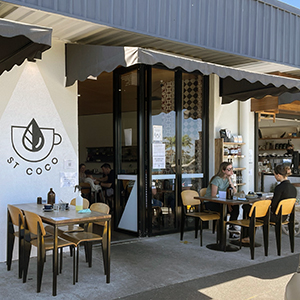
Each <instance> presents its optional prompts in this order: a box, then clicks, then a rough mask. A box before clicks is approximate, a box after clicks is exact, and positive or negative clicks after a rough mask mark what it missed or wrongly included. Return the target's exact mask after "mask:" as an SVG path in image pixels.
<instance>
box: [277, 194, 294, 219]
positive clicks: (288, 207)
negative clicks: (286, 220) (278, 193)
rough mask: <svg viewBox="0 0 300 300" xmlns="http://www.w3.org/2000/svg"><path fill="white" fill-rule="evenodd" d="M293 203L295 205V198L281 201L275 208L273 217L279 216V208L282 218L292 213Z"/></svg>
mask: <svg viewBox="0 0 300 300" xmlns="http://www.w3.org/2000/svg"><path fill="white" fill-rule="evenodd" d="M295 203H296V198H289V199H284V200H281V201H280V202H279V204H278V206H277V209H276V212H275V215H278V214H279V211H280V208H281V214H282V215H283V216H284V215H289V214H290V213H291V212H292V210H293V208H294V205H295Z"/></svg>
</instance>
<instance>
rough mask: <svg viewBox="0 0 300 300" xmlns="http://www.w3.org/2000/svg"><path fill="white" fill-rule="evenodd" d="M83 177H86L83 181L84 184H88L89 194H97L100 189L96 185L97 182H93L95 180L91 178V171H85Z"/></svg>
mask: <svg viewBox="0 0 300 300" xmlns="http://www.w3.org/2000/svg"><path fill="white" fill-rule="evenodd" d="M85 175H86V177H85V179H84V182H86V183H88V184H89V185H90V186H91V192H93V193H98V192H99V191H100V190H101V189H102V188H101V186H100V185H99V184H96V183H97V180H95V178H94V177H93V175H92V171H90V170H86V171H85ZM95 196H96V194H95Z"/></svg>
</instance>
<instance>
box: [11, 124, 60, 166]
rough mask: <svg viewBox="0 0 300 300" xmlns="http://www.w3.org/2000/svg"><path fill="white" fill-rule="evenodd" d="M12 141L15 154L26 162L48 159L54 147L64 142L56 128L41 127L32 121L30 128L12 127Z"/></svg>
mask: <svg viewBox="0 0 300 300" xmlns="http://www.w3.org/2000/svg"><path fill="white" fill-rule="evenodd" d="M11 141H12V146H13V148H14V150H15V152H16V153H17V154H18V155H19V156H20V157H21V158H22V159H24V160H26V161H29V162H39V161H42V160H44V159H45V158H47V157H48V156H49V155H50V153H51V152H52V150H53V147H54V146H56V145H59V144H60V143H61V141H62V137H61V136H60V134H58V133H56V132H55V129H54V128H42V127H39V126H38V124H37V122H36V120H35V119H32V120H31V122H30V123H29V124H28V126H27V127H26V126H11Z"/></svg>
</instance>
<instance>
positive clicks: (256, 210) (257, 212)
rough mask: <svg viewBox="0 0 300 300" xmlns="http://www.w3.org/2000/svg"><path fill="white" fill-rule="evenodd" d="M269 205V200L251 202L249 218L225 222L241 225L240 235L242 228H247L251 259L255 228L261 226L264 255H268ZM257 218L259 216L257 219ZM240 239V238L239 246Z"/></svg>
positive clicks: (252, 257)
mask: <svg viewBox="0 0 300 300" xmlns="http://www.w3.org/2000/svg"><path fill="white" fill-rule="evenodd" d="M270 205H271V200H260V201H256V202H254V203H253V205H252V206H251V209H250V212H249V218H247V219H242V220H232V221H227V224H233V225H238V226H241V236H243V230H244V228H249V238H250V252H251V259H254V249H255V231H256V228H258V227H262V226H263V236H264V248H265V256H268V246H269V224H270ZM257 218H261V219H260V220H257ZM241 247H242V239H240V248H241Z"/></svg>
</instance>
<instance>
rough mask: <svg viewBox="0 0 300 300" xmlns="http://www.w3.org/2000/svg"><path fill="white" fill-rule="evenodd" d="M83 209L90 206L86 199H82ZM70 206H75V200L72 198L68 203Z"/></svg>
mask: <svg viewBox="0 0 300 300" xmlns="http://www.w3.org/2000/svg"><path fill="white" fill-rule="evenodd" d="M82 204H83V206H82V207H83V209H87V208H89V206H90V201H89V200H88V199H85V198H83V202H82ZM70 205H73V206H76V198H73V199H72V200H71V202H70Z"/></svg>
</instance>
